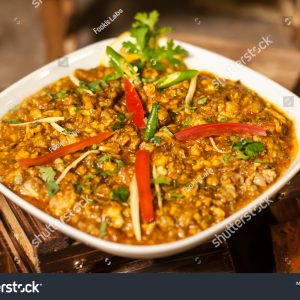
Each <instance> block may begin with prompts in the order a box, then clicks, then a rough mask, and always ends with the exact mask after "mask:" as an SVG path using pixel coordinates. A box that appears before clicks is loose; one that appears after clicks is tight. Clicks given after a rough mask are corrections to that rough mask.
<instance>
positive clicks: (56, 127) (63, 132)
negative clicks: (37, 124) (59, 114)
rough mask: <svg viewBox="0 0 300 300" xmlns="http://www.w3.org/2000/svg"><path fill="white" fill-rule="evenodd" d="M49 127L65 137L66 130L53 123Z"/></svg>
mask: <svg viewBox="0 0 300 300" xmlns="http://www.w3.org/2000/svg"><path fill="white" fill-rule="evenodd" d="M50 125H51V126H52V127H53V128H54V129H55V130H57V131H58V132H60V133H61V134H64V135H67V133H66V130H65V129H64V128H63V127H61V126H60V125H58V124H56V123H55V122H51V123H50Z"/></svg>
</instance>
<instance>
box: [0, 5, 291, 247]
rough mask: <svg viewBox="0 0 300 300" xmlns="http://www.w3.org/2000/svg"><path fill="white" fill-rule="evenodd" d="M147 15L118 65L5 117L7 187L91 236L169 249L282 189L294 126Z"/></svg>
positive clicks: (86, 74)
mask: <svg viewBox="0 0 300 300" xmlns="http://www.w3.org/2000/svg"><path fill="white" fill-rule="evenodd" d="M157 19H158V13H157V12H155V11H154V12H151V13H150V14H145V13H139V14H137V15H136V20H135V22H134V24H133V25H132V28H131V30H130V34H131V40H130V41H126V42H124V43H123V45H122V48H121V49H120V51H118V52H117V51H115V50H114V49H113V48H111V47H107V51H106V55H107V57H108V58H109V59H110V66H103V65H100V66H98V67H96V68H94V69H90V70H83V69H78V70H75V72H74V74H73V75H70V77H65V78H61V79H59V80H58V81H56V82H54V83H53V84H51V85H49V86H46V87H45V88H43V89H42V90H40V91H38V92H37V93H35V94H34V95H32V96H30V97H28V98H27V99H25V100H24V101H22V102H21V104H20V105H18V106H17V107H15V108H14V109H12V110H10V111H9V112H8V113H7V114H5V115H4V116H3V117H2V119H1V123H0V135H1V146H0V159H1V160H0V174H1V175H0V181H1V182H2V183H3V184H5V185H6V186H7V187H9V188H10V189H11V190H13V191H14V192H15V193H16V194H18V195H20V196H21V197H23V198H24V199H26V200H28V201H29V202H31V203H33V204H34V205H35V206H37V207H39V208H41V209H43V210H44V211H46V212H47V213H49V214H51V215H53V216H55V217H57V218H60V219H61V220H62V221H63V222H66V223H68V224H70V225H72V226H74V227H77V228H79V229H80V230H82V231H85V232H87V233H89V234H91V235H94V236H97V237H99V238H102V239H106V240H109V241H113V242H118V243H126V244H147V245H150V244H159V243H165V242H171V241H175V240H178V239H183V238H185V237H188V236H191V235H194V234H196V233H198V232H200V231H203V230H205V229H206V228H208V227H210V226H212V225H214V224H216V223H218V222H220V221H222V220H223V219H224V218H226V217H227V216H229V215H231V214H232V213H234V212H235V211H237V210H238V209H240V208H241V207H243V206H245V205H246V204H247V203H249V202H250V201H251V200H253V199H255V198H256V197H258V196H259V195H260V194H261V193H262V192H263V191H264V190H266V189H267V188H268V187H269V186H270V185H272V184H273V183H274V182H275V181H276V180H277V179H278V178H279V177H280V175H281V174H282V173H283V172H284V171H285V170H286V169H287V168H288V166H289V164H290V163H291V161H292V159H293V155H294V153H295V151H296V149H295V147H296V146H295V145H294V143H293V142H294V141H295V136H294V127H293V123H292V121H291V120H289V119H288V118H287V117H286V116H285V115H284V114H283V113H282V112H281V111H279V110H278V109H277V108H276V107H274V106H273V105H272V104H270V103H268V102H267V101H265V100H264V99H262V98H261V97H260V96H259V95H257V94H256V93H255V92H253V91H251V90H250V89H248V88H247V87H245V86H244V85H243V84H242V83H240V82H233V81H230V80H225V79H222V84H215V83H216V76H214V75H213V74H210V73H208V72H204V71H198V70H190V69H188V68H187V67H186V65H185V64H184V63H183V58H184V57H185V56H186V55H187V52H186V50H184V49H183V48H182V47H180V46H178V45H175V44H174V42H173V41H172V40H168V42H167V44H166V45H165V46H159V45H158V38H159V35H160V34H161V33H163V32H166V31H167V30H168V29H167V28H156V26H155V23H156V22H157Z"/></svg>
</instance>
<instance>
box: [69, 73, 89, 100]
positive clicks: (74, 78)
mask: <svg viewBox="0 0 300 300" xmlns="http://www.w3.org/2000/svg"><path fill="white" fill-rule="evenodd" d="M69 77H70V79H71V81H72V82H73V83H74V84H75V85H76V86H80V80H79V79H78V78H76V77H75V76H74V75H72V74H71V75H70V76H69ZM82 90H83V91H85V92H86V93H88V94H90V95H94V93H93V92H92V91H90V90H87V89H82Z"/></svg>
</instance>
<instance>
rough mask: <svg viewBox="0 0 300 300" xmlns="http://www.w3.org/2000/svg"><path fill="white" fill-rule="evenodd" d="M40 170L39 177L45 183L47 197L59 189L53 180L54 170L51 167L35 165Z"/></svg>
mask: <svg viewBox="0 0 300 300" xmlns="http://www.w3.org/2000/svg"><path fill="white" fill-rule="evenodd" d="M36 168H37V169H38V170H39V171H40V176H41V178H42V179H43V180H44V181H45V182H46V184H47V192H48V196H49V198H51V197H53V196H54V194H55V193H57V192H58V191H59V185H58V184H57V183H56V182H55V180H54V177H55V175H56V172H55V171H54V170H53V169H52V168H51V167H36Z"/></svg>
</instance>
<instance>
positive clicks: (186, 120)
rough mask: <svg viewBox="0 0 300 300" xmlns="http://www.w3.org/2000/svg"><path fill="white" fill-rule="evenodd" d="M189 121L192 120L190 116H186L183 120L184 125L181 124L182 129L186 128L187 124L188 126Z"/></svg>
mask: <svg viewBox="0 0 300 300" xmlns="http://www.w3.org/2000/svg"><path fill="white" fill-rule="evenodd" d="M191 120H192V118H191V116H188V117H187V118H186V119H185V121H184V123H183V128H186V127H188V126H189V124H190V122H191Z"/></svg>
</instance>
